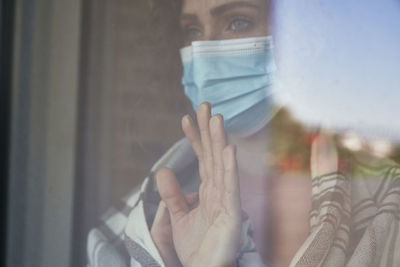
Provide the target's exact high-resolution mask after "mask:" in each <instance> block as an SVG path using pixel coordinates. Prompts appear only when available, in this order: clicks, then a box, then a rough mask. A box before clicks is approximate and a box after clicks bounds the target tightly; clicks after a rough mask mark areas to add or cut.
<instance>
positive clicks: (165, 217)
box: [151, 200, 170, 230]
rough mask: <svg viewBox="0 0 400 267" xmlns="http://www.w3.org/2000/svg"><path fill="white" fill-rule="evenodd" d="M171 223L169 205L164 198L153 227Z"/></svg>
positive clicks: (159, 205)
mask: <svg viewBox="0 0 400 267" xmlns="http://www.w3.org/2000/svg"><path fill="white" fill-rule="evenodd" d="M169 224H170V217H169V212H168V209H167V205H166V204H165V202H164V201H163V200H161V201H160V204H158V208H157V212H156V216H155V217H154V221H153V225H152V227H151V229H152V230H153V229H155V228H157V227H160V226H165V225H169Z"/></svg>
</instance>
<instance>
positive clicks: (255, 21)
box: [180, 0, 269, 45]
mask: <svg viewBox="0 0 400 267" xmlns="http://www.w3.org/2000/svg"><path fill="white" fill-rule="evenodd" d="M268 2H269V1H268V0H183V7H182V14H181V17H180V23H181V27H182V31H183V37H184V42H185V45H190V44H191V42H192V41H198V40H224V39H234V38H246V37H257V36H265V35H268V33H269V25H268V13H269V12H268Z"/></svg>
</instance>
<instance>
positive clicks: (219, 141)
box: [210, 114, 226, 188]
mask: <svg viewBox="0 0 400 267" xmlns="http://www.w3.org/2000/svg"><path fill="white" fill-rule="evenodd" d="M210 133H211V141H212V152H213V159H214V164H213V165H214V175H213V177H214V180H215V185H216V186H217V188H223V186H224V180H223V179H224V177H223V176H224V162H223V156H222V152H223V150H224V148H225V147H226V137H225V131H224V119H223V117H222V115H220V114H217V115H215V116H213V117H212V118H211V120H210Z"/></svg>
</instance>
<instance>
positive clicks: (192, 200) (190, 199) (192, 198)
mask: <svg viewBox="0 0 400 267" xmlns="http://www.w3.org/2000/svg"><path fill="white" fill-rule="evenodd" d="M185 200H186V203H187V204H188V206H192V205H194V204H196V202H198V201H199V193H191V194H186V195H185Z"/></svg>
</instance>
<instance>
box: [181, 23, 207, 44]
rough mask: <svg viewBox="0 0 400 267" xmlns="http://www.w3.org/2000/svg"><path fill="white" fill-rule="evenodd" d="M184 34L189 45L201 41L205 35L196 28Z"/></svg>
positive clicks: (186, 30)
mask: <svg viewBox="0 0 400 267" xmlns="http://www.w3.org/2000/svg"><path fill="white" fill-rule="evenodd" d="M183 34H184V38H185V43H188V44H190V43H191V42H192V41H195V40H198V39H200V38H201V36H202V35H203V33H202V31H201V30H199V29H197V28H194V27H190V28H187V29H185V30H184V32H183Z"/></svg>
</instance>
